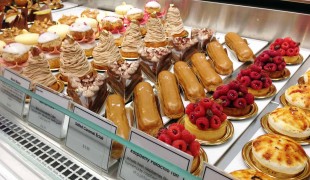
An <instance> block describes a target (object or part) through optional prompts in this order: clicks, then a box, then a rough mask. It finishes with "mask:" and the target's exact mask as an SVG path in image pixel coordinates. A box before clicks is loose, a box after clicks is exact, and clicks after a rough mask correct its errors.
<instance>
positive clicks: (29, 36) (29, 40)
mask: <svg viewBox="0 0 310 180" xmlns="http://www.w3.org/2000/svg"><path fill="white" fill-rule="evenodd" d="M38 39H39V34H37V33H25V34H20V35H17V36H16V37H15V38H14V40H15V42H17V43H21V44H24V45H27V46H32V45H37V44H38Z"/></svg>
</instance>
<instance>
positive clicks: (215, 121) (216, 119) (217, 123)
mask: <svg viewBox="0 0 310 180" xmlns="http://www.w3.org/2000/svg"><path fill="white" fill-rule="evenodd" d="M221 124H222V121H221V119H220V118H219V117H218V116H213V117H212V118H211V119H210V126H211V127H212V128H213V129H218V128H220V126H221Z"/></svg>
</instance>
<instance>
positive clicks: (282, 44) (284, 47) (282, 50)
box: [269, 37, 300, 56]
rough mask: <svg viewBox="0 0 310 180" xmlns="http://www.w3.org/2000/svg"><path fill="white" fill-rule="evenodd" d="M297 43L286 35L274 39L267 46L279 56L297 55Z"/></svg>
mask: <svg viewBox="0 0 310 180" xmlns="http://www.w3.org/2000/svg"><path fill="white" fill-rule="evenodd" d="M299 45H300V43H298V42H295V41H293V40H292V38H290V37H286V38H284V39H282V38H278V39H276V40H275V41H274V42H273V43H272V44H271V45H270V47H269V48H270V49H271V50H275V51H277V52H278V53H279V54H280V55H281V56H297V55H298V54H299ZM295 48H297V49H295ZM289 49H291V50H289Z"/></svg>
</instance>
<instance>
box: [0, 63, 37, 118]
mask: <svg viewBox="0 0 310 180" xmlns="http://www.w3.org/2000/svg"><path fill="white" fill-rule="evenodd" d="M3 77H4V78H6V79H8V80H10V81H12V82H14V83H16V84H18V85H20V86H21V87H23V88H26V89H29V88H30V83H31V82H30V81H29V80H28V79H26V78H24V77H22V76H21V75H19V74H17V73H16V72H14V71H12V70H10V69H4V71H3ZM0 91H1V93H0V99H1V101H0V102H1V103H2V104H3V105H4V106H6V107H7V108H8V109H10V110H11V111H13V112H14V113H16V114H17V115H19V116H21V117H22V116H23V111H24V104H25V97H26V94H25V93H23V92H21V91H19V90H17V89H15V88H13V87H11V86H10V85H8V84H5V83H4V82H2V81H0Z"/></svg>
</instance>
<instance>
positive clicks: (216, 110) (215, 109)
mask: <svg viewBox="0 0 310 180" xmlns="http://www.w3.org/2000/svg"><path fill="white" fill-rule="evenodd" d="M211 111H212V113H213V114H215V115H218V116H219V115H221V113H222V111H223V107H222V106H221V105H219V104H217V103H214V104H213V105H212V107H211Z"/></svg>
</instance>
